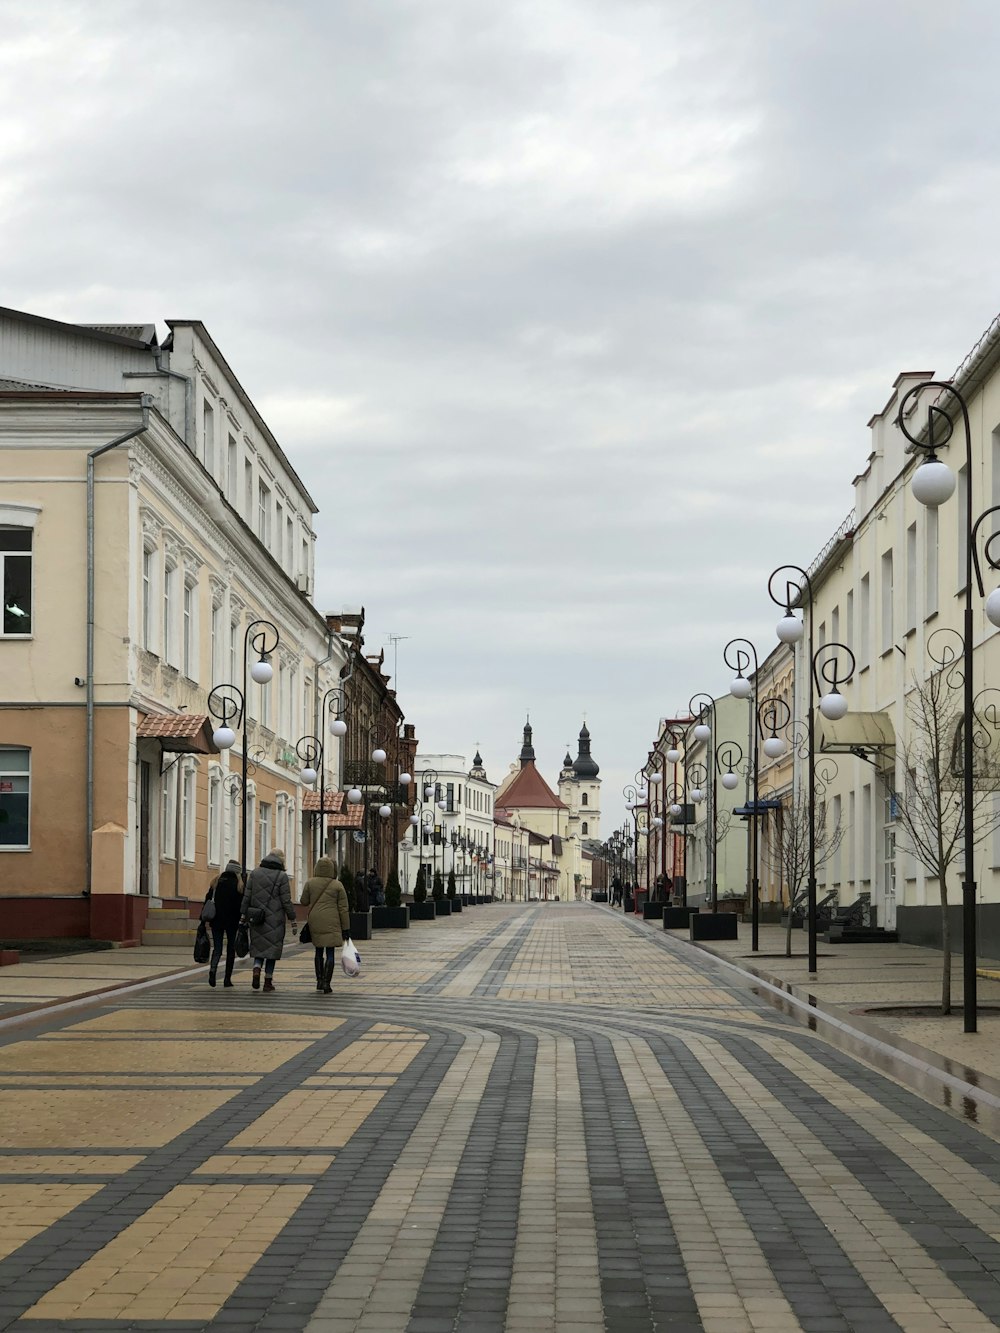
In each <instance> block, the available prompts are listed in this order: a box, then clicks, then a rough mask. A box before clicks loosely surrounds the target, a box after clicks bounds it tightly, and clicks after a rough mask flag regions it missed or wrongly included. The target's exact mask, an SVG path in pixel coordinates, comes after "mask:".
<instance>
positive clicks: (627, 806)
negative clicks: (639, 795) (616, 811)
mask: <svg viewBox="0 0 1000 1333" xmlns="http://www.w3.org/2000/svg"><path fill="white" fill-rule="evenodd" d="M625 809H626V810H634V809H635V803H634V802H633V801H626V802H625Z"/></svg>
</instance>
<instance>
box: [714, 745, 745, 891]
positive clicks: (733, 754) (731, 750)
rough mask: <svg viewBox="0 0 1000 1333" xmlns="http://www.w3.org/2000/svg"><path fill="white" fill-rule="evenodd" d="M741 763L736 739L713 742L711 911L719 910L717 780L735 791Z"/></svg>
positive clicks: (741, 750) (739, 748)
mask: <svg viewBox="0 0 1000 1333" xmlns="http://www.w3.org/2000/svg"><path fill="white" fill-rule="evenodd" d="M742 763H743V747H742V746H741V745H738V744H737V743H736V741H721V742H719V741H717V742H716V744H715V772H714V774H713V777H712V911H713V912H718V910H719V875H718V861H717V858H718V851H719V837H718V832H717V829H718V822H719V804H718V782H719V781H721V783H722V785H723V787H724V788H725V790H726V791H735V790H736V788H737V787H738V786H739V783H740V779H739V776H738V773H737V770H738V769H739V767H740V765H741V764H742Z"/></svg>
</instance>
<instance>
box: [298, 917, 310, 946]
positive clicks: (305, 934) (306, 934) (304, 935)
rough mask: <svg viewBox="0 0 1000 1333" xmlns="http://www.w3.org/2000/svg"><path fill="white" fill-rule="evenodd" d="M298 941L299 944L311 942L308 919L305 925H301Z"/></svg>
mask: <svg viewBox="0 0 1000 1333" xmlns="http://www.w3.org/2000/svg"><path fill="white" fill-rule="evenodd" d="M299 943H300V944H312V931H311V930H310V929H309V922H308V921H307V922H306V923H305V925H304V926H303V927H302V929H301V930H300V931H299Z"/></svg>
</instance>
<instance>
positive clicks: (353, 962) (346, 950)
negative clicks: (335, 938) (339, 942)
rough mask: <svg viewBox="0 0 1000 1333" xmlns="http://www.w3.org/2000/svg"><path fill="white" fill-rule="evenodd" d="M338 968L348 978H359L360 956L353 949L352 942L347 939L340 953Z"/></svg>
mask: <svg viewBox="0 0 1000 1333" xmlns="http://www.w3.org/2000/svg"><path fill="white" fill-rule="evenodd" d="M340 966H341V967H342V968H343V969H344V973H345V975H346V976H349V977H360V975H361V955H360V954H359V953H358V951H357V949H356V948H355V947H354V941H353V940H352V939H351V938H350V937H348V938H347V939H346V940H344V947H343V948H342V949H341V951H340Z"/></svg>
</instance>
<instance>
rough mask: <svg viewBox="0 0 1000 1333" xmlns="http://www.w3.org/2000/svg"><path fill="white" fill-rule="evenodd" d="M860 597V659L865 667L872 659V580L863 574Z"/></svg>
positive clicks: (869, 576) (868, 575)
mask: <svg viewBox="0 0 1000 1333" xmlns="http://www.w3.org/2000/svg"><path fill="white" fill-rule="evenodd" d="M859 592H860V597H859V599H858V660H859V661H860V663H861V665H862V666H863V667H866V666H868V664H869V662H870V661H871V625H872V581H871V575H870V574H863V575H862V577H861V584H860V588H859Z"/></svg>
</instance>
